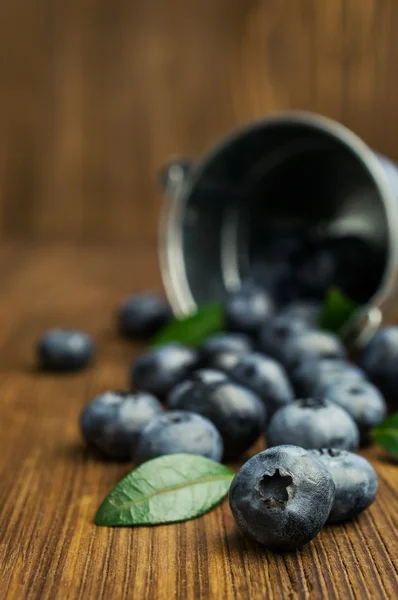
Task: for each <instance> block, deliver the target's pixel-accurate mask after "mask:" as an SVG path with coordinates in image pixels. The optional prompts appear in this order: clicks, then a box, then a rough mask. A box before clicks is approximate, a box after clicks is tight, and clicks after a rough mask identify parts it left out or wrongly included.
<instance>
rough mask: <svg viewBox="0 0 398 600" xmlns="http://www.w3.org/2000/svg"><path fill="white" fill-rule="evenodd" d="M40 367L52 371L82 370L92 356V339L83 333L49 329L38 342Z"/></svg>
mask: <svg viewBox="0 0 398 600" xmlns="http://www.w3.org/2000/svg"><path fill="white" fill-rule="evenodd" d="M37 353H38V359H39V364H40V367H41V368H43V369H49V370H53V371H73V370H77V369H82V368H83V367H85V366H86V365H87V364H88V363H89V362H91V360H92V358H93V356H94V344H93V340H92V338H91V337H90V336H89V335H88V334H87V333H84V332H83V331H73V330H67V329H50V330H49V331H46V333H44V334H43V335H42V336H41V338H40V339H39V341H38V344H37Z"/></svg>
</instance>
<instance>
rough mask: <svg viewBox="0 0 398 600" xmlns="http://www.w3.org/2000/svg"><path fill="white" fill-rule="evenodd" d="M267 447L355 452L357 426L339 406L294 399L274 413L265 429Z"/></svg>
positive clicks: (323, 401)
mask: <svg viewBox="0 0 398 600" xmlns="http://www.w3.org/2000/svg"><path fill="white" fill-rule="evenodd" d="M266 437H267V443H268V446H279V445H281V444H288V443H292V444H294V445H296V446H301V447H302V448H326V447H329V448H342V449H344V450H356V449H357V448H358V446H359V432H358V427H357V426H356V424H355V421H354V420H353V419H352V417H351V416H350V415H349V414H348V413H347V412H346V411H345V410H344V409H342V408H340V406H337V404H334V403H333V402H329V401H328V400H321V399H311V398H308V399H305V400H295V401H294V402H292V403H291V404H288V405H286V406H285V407H284V408H281V409H280V410H278V412H276V413H275V414H274V416H273V417H272V419H271V421H270V423H269V425H268V429H267V435H266Z"/></svg>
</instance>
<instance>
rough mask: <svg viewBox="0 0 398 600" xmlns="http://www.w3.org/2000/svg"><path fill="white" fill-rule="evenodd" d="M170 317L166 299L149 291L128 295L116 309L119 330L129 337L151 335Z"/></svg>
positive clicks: (170, 313)
mask: <svg viewBox="0 0 398 600" xmlns="http://www.w3.org/2000/svg"><path fill="white" fill-rule="evenodd" d="M171 318H172V312H171V308H170V307H169V305H168V304H167V302H166V300H165V299H164V298H162V297H161V296H158V295H157V294H153V293H151V292H145V293H142V294H135V295H133V296H129V297H128V298H126V299H125V300H124V301H123V302H122V304H121V305H120V306H119V308H118V310H117V322H118V327H119V331H120V333H122V334H123V335H125V336H126V337H130V338H137V339H145V338H148V337H151V336H152V335H154V334H155V333H157V331H159V329H160V328H161V327H163V326H164V325H166V323H168V322H169V321H170V319H171Z"/></svg>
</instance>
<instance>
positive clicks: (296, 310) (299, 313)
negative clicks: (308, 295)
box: [279, 300, 321, 327]
mask: <svg viewBox="0 0 398 600" xmlns="http://www.w3.org/2000/svg"><path fill="white" fill-rule="evenodd" d="M320 312H321V304H320V303H319V302H316V301H315V300H296V301H295V302H291V303H290V304H287V305H286V306H285V307H284V308H283V309H282V310H281V311H280V312H279V315H281V316H284V317H286V318H288V319H289V318H290V319H294V320H295V319H297V320H298V321H303V322H304V323H306V324H307V325H308V326H309V327H316V326H317V324H318V320H319V315H320Z"/></svg>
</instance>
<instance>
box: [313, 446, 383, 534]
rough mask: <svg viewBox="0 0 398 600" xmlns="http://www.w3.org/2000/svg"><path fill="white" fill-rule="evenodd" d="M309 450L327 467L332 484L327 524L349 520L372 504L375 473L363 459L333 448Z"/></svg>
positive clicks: (374, 491)
mask: <svg viewBox="0 0 398 600" xmlns="http://www.w3.org/2000/svg"><path fill="white" fill-rule="evenodd" d="M311 452H313V453H314V455H315V456H316V457H317V458H318V460H320V461H321V462H322V463H323V464H324V465H325V467H326V468H327V469H328V470H329V472H330V474H331V476H332V477H333V481H334V483H335V487H336V493H335V497H334V502H333V506H332V510H331V511H330V514H329V518H328V522H329V523H335V522H339V521H340V522H341V521H347V520H348V519H353V518H354V517H356V516H357V515H358V514H359V513H361V512H362V511H363V510H365V509H366V508H368V506H370V505H371V504H372V502H373V501H374V499H375V498H376V494H377V475H376V472H375V470H374V469H373V467H372V465H371V464H370V463H369V462H368V461H367V460H366V459H365V458H363V457H362V456H359V455H358V454H353V453H352V452H347V451H345V450H339V449H336V448H332V449H327V448H323V449H321V450H312V451H311Z"/></svg>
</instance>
